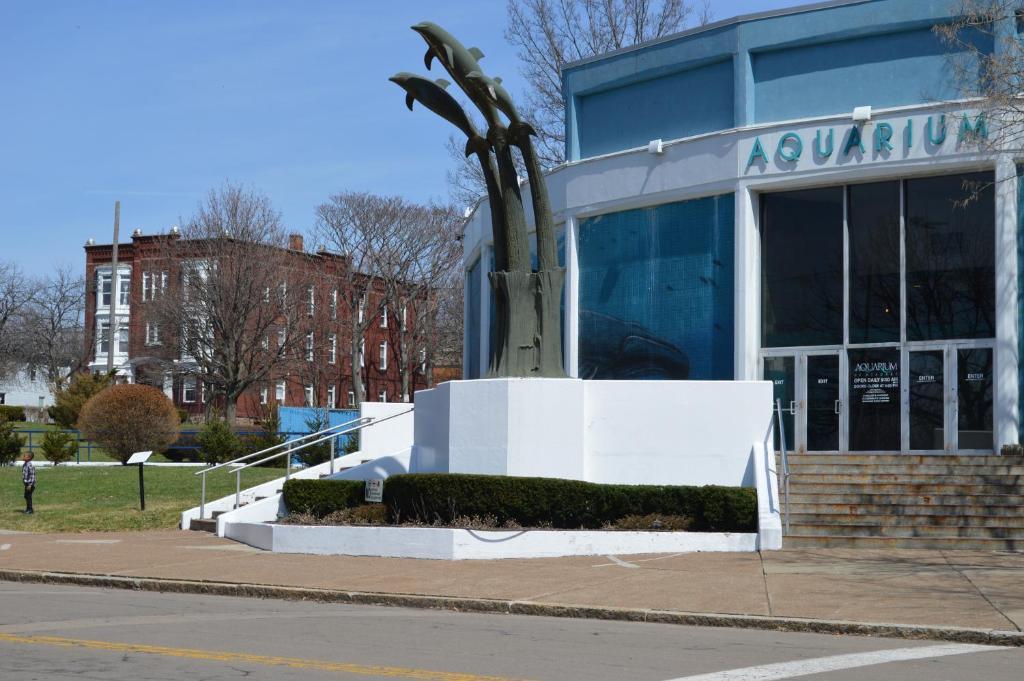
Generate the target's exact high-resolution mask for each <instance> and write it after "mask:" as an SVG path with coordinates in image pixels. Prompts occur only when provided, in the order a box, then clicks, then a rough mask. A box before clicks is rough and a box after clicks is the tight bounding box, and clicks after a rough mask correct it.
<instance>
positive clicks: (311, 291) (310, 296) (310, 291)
mask: <svg viewBox="0 0 1024 681" xmlns="http://www.w3.org/2000/svg"><path fill="white" fill-rule="evenodd" d="M315 312H316V288H315V287H314V286H313V285H312V284H310V285H309V286H307V287H306V314H307V315H309V316H310V317H312V316H313V314H314V313H315Z"/></svg>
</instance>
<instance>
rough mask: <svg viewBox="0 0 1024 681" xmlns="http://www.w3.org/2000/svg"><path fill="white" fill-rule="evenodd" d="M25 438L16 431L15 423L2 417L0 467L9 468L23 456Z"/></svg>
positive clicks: (0, 423) (0, 425)
mask: <svg viewBox="0 0 1024 681" xmlns="http://www.w3.org/2000/svg"><path fill="white" fill-rule="evenodd" d="M23 444H25V438H24V437H22V436H21V435H18V434H17V433H16V432H15V430H14V422H13V421H8V420H7V419H5V418H3V417H0V466H9V465H11V464H12V463H14V462H15V460H16V459H17V458H18V455H19V454H21V446H22V445H23Z"/></svg>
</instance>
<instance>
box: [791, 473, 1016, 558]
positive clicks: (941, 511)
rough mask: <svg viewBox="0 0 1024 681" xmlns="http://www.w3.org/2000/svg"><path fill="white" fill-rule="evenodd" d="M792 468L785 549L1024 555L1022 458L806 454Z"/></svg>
mask: <svg viewBox="0 0 1024 681" xmlns="http://www.w3.org/2000/svg"><path fill="white" fill-rule="evenodd" d="M789 469H790V480H789V512H790V516H789V530H788V532H787V533H786V537H785V540H784V542H783V544H784V546H786V547H795V548H813V547H818V548H822V547H846V548H931V549H969V550H984V551H989V550H991V551H1024V457H1009V456H1007V457H1003V456H977V457H974V456H945V455H900V454H878V455H870V454H851V455H845V454H844V455H834V454H833V455H827V454H810V455H808V454H803V455H792V456H790V457H789ZM780 491H781V492H782V493H783V501H785V490H780Z"/></svg>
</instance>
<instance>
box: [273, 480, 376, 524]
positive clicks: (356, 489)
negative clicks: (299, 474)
mask: <svg viewBox="0 0 1024 681" xmlns="http://www.w3.org/2000/svg"><path fill="white" fill-rule="evenodd" d="M363 487H364V484H363V481H362V480H289V481H288V482H286V483H284V503H285V506H286V507H287V508H288V510H289V511H292V512H296V513H312V514H313V515H315V516H317V517H318V518H322V517H323V516H325V515H328V514H331V513H334V512H335V511H340V510H342V509H346V508H352V507H353V506H361V505H362V504H365V503H366V502H365V501H363V498H364V496H363V495H364V491H363Z"/></svg>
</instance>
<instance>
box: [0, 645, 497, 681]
mask: <svg viewBox="0 0 1024 681" xmlns="http://www.w3.org/2000/svg"><path fill="white" fill-rule="evenodd" d="M0 643H22V644H30V645H44V646H57V647H62V648H85V649H88V650H108V651H114V652H119V653H141V654H144V655H161V656H164V657H177V658H185V659H190V660H209V661H213V662H248V663H250V664H257V665H264V666H269V667H291V668H293V669H311V670H315V671H324V672H339V673H342V674H357V675H362V676H384V677H391V678H399V679H417V680H418V681H515V680H513V679H509V678H507V677H503V676H479V675H477V674H461V673H458V672H436V671H430V670H428V669H409V668H406V667H376V666H372V665H362V664H350V663H346V662H327V661H325V660H304V659H301V658H295V657H274V656H269V655H250V654H248V653H232V652H226V651H219V650H194V649H190V648H169V647H167V646H150V645H143V644H140V643H116V642H113V641H88V640H84V639H77V638H61V637H58V636H19V635H18V634H5V633H0Z"/></svg>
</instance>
